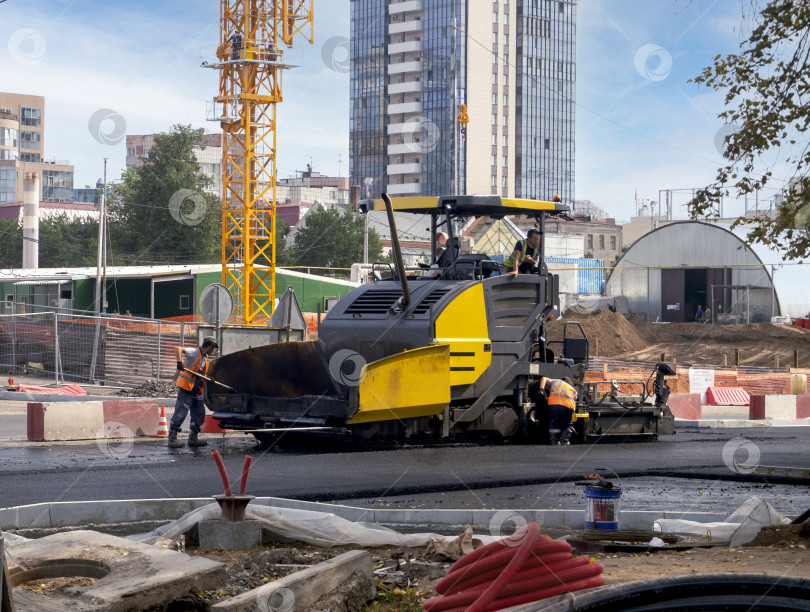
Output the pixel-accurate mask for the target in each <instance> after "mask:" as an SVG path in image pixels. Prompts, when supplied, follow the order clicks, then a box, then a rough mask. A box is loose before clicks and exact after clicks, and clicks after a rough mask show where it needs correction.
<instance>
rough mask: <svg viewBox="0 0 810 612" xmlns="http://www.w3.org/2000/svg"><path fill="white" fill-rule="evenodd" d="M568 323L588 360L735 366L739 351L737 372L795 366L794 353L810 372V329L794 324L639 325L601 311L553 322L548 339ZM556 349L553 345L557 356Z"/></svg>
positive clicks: (560, 333) (555, 337) (560, 334)
mask: <svg viewBox="0 0 810 612" xmlns="http://www.w3.org/2000/svg"><path fill="white" fill-rule="evenodd" d="M566 321H579V323H580V324H581V325H582V327H583V329H584V330H585V333H586V334H587V335H588V339H589V340H590V349H591V355H594V356H598V357H614V358H621V359H628V360H631V361H659V360H660V359H661V355H662V354H663V355H665V360H666V361H668V362H670V363H672V362H675V363H678V364H683V365H692V364H713V365H723V364H724V361H725V363H727V364H728V365H734V359H735V349H739V352H740V363H739V365H740V366H741V367H745V366H754V367H775V366H776V358H777V357H778V358H779V366H780V367H784V366H788V365H793V360H794V351H799V366H800V367H810V350H809V349H808V346H810V330H808V329H804V328H801V327H795V326H792V325H776V324H774V323H751V324H747V325H699V324H697V323H668V324H656V323H643V322H641V321H636V320H628V319H627V318H625V317H624V316H623V315H621V314H619V313H615V312H610V311H608V310H600V311H596V312H594V313H592V314H586V315H573V314H572V315H567V316H566V317H564V318H563V319H561V320H558V321H552V322H551V323H549V324H548V325H547V326H546V338H547V339H548V340H562V338H563V326H564V324H565V322H566ZM572 333H574V335H576V333H575V332H572ZM559 347H560V345H558V344H557V345H552V348H553V349H554V353H555V355H556V354H558V353H559Z"/></svg>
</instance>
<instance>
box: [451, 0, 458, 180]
mask: <svg viewBox="0 0 810 612" xmlns="http://www.w3.org/2000/svg"><path fill="white" fill-rule="evenodd" d="M452 24H453V43H452V45H453V46H452V51H451V53H450V61H451V62H452V63H453V65H452V67H451V68H452V70H453V111H452V114H451V121H452V122H453V195H459V193H458V191H459V181H458V159H459V154H458V121H457V120H456V117H455V114H456V111H457V109H458V74H457V72H458V71H457V69H456V64H457V62H456V53H457V50H456V36H457V28H456V3H455V0H453V21H452Z"/></svg>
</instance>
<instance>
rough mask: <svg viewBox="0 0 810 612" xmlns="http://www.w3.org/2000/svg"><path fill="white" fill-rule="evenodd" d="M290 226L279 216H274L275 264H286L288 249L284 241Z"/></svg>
mask: <svg viewBox="0 0 810 612" xmlns="http://www.w3.org/2000/svg"><path fill="white" fill-rule="evenodd" d="M291 230H292V228H291V227H290V224H289V223H287V222H286V221H285V220H284V219H282V218H281V217H276V264H277V265H279V266H283V265H288V264H287V261H288V260H289V250H288V249H286V248H285V246H284V244H285V243H284V241H285V240H286V239H287V235H288V234H289V233H290V231H291Z"/></svg>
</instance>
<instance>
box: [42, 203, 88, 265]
mask: <svg viewBox="0 0 810 612" xmlns="http://www.w3.org/2000/svg"><path fill="white" fill-rule="evenodd" d="M97 249H98V221H96V220H95V219H90V220H82V219H75V220H71V219H70V218H69V217H68V216H67V215H61V216H59V217H50V218H48V219H42V220H40V222H39V267H40V268H68V267H84V266H95V265H96V261H97V259H98V251H97Z"/></svg>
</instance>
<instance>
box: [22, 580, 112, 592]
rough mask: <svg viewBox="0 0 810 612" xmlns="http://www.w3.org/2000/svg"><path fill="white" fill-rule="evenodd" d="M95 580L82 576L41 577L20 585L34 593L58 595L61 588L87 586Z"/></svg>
mask: <svg viewBox="0 0 810 612" xmlns="http://www.w3.org/2000/svg"><path fill="white" fill-rule="evenodd" d="M96 580H97V579H96V578H86V577H84V576H69V577H66V578H43V579H40V580H32V581H31V582H26V583H25V584H21V585H20V587H22V588H23V589H25V590H27V591H32V592H34V593H42V594H43V595H58V594H61V593H62V591H63V590H65V589H67V588H70V587H88V586H90V585H91V584H93V583H94V582H95V581H96Z"/></svg>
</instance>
